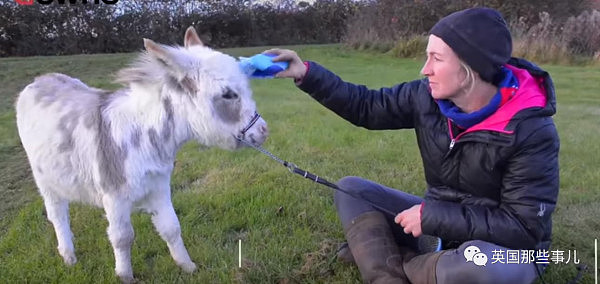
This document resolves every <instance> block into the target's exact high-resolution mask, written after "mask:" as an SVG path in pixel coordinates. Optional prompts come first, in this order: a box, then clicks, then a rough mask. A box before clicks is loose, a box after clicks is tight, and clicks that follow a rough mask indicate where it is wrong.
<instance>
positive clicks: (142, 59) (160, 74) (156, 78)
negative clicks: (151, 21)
mask: <svg viewBox="0 0 600 284" xmlns="http://www.w3.org/2000/svg"><path fill="white" fill-rule="evenodd" d="M168 48H169V49H172V50H178V49H179V48H176V47H168ZM169 76H170V75H169V74H168V72H167V68H165V63H164V62H162V61H160V60H159V59H157V58H156V57H154V56H152V55H150V53H148V51H142V52H141V53H140V54H139V55H138V56H137V58H136V59H135V60H134V61H133V62H132V63H130V64H129V66H128V67H126V68H123V69H121V70H119V71H118V72H117V75H116V78H115V82H116V83H120V84H122V85H124V86H128V85H130V84H131V83H138V84H145V83H157V82H165V81H166V79H168V77H169Z"/></svg>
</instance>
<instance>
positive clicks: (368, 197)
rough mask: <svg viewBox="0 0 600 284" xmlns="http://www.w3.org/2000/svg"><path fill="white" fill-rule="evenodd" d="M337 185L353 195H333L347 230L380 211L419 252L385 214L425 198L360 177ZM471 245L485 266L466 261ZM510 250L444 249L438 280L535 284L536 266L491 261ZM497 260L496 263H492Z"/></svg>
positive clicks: (483, 245) (484, 245)
mask: <svg viewBox="0 0 600 284" xmlns="http://www.w3.org/2000/svg"><path fill="white" fill-rule="evenodd" d="M337 184H338V186H339V187H341V188H343V189H344V190H345V191H347V192H349V193H350V194H352V196H350V195H348V194H346V193H343V192H341V191H336V192H335V195H334V202H335V207H336V209H337V212H338V216H339V218H340V220H341V222H342V226H344V228H347V227H348V226H350V224H351V222H352V220H353V219H354V218H356V217H358V216H359V215H361V214H363V213H365V212H369V211H375V210H376V211H381V212H382V213H383V214H384V215H385V216H386V219H387V220H388V223H389V224H390V228H391V230H392V232H393V234H394V237H395V239H396V243H397V244H398V245H399V246H404V247H410V248H412V249H413V250H414V251H417V242H416V238H414V237H413V236H412V235H407V234H405V233H404V230H403V229H402V227H401V226H400V225H398V224H396V223H395V222H394V217H396V216H395V215H391V214H389V213H387V212H385V211H391V212H394V213H395V214H396V215H397V214H398V213H400V212H402V211H403V210H406V209H408V208H410V207H412V206H414V205H416V204H420V203H421V202H423V199H422V198H420V197H418V196H415V195H412V194H408V193H405V192H402V191H399V190H396V189H392V188H389V187H385V186H383V185H380V184H378V183H375V182H372V181H369V180H366V179H363V178H360V177H344V178H342V179H341V180H340V181H338V183H337ZM373 205H375V206H373ZM380 208H383V209H384V210H381V209H380ZM472 246H475V247H477V248H478V249H479V250H480V251H481V253H483V254H485V255H486V256H487V257H488V261H487V262H486V265H476V264H475V263H474V262H473V261H472V260H471V261H467V259H466V256H465V250H466V249H472ZM508 250H510V249H508V248H505V247H502V246H499V245H496V244H493V243H490V242H485V241H481V240H472V241H468V242H465V243H463V244H461V245H460V246H459V247H458V248H456V249H449V250H445V251H443V253H442V255H441V256H440V258H439V260H438V262H437V264H436V269H435V274H436V281H437V283H447V284H449V283H532V282H533V281H535V280H536V279H537V277H538V271H537V269H540V271H541V270H543V268H542V267H541V266H539V265H536V264H534V263H529V264H526V263H510V264H508V263H506V262H504V263H502V262H501V261H498V259H492V256H493V255H494V254H495V253H496V254H497V253H498V252H500V251H503V252H507V251H508ZM467 255H468V253H467ZM494 261H496V262H495V263H492V262H494ZM536 266H537V267H536ZM409 278H410V277H409Z"/></svg>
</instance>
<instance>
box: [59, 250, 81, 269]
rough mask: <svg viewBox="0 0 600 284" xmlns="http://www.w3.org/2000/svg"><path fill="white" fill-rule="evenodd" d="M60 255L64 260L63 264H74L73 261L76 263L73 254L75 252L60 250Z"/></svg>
mask: <svg viewBox="0 0 600 284" xmlns="http://www.w3.org/2000/svg"><path fill="white" fill-rule="evenodd" d="M60 255H61V256H62V258H63V260H64V261H65V264H66V265H68V266H73V265H75V263H77V257H76V256H75V253H73V252H72V251H71V252H60Z"/></svg>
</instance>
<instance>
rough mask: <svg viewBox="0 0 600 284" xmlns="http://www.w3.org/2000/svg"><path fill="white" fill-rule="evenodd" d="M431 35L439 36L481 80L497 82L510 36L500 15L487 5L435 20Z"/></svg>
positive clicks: (510, 48) (509, 48) (507, 52)
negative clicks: (486, 6)
mask: <svg viewBox="0 0 600 284" xmlns="http://www.w3.org/2000/svg"><path fill="white" fill-rule="evenodd" d="M430 33H431V34H433V35H436V36H437V37H439V38H441V39H442V40H443V41H444V42H445V43H446V44H447V45H449V46H450V47H451V48H452V50H453V51H454V52H455V53H456V54H457V55H458V57H459V58H460V59H462V60H463V61H464V62H465V63H467V64H468V65H469V66H470V67H471V68H472V69H473V70H475V72H477V73H479V76H480V77H481V79H483V80H484V81H487V82H490V83H494V84H495V83H497V82H498V81H499V79H498V78H496V77H497V76H498V75H499V74H501V73H500V66H502V65H503V64H505V63H506V62H508V60H509V59H510V56H511V54H512V38H511V36H510V31H509V30H508V27H507V26H506V22H505V21H504V19H503V18H502V15H500V13H499V12H498V11H496V10H494V9H490V8H471V9H466V10H462V11H458V12H454V13H452V14H450V15H448V16H446V17H444V18H442V19H441V20H440V21H439V22H437V23H436V24H435V25H434V26H433V28H431V32H430Z"/></svg>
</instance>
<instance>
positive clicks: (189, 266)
mask: <svg viewBox="0 0 600 284" xmlns="http://www.w3.org/2000/svg"><path fill="white" fill-rule="evenodd" d="M179 267H181V269H183V271H185V272H187V273H192V272H194V271H195V270H196V264H195V263H193V262H191V261H190V262H188V263H181V264H179Z"/></svg>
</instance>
